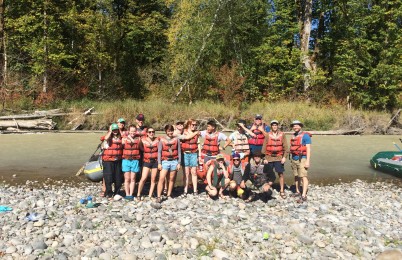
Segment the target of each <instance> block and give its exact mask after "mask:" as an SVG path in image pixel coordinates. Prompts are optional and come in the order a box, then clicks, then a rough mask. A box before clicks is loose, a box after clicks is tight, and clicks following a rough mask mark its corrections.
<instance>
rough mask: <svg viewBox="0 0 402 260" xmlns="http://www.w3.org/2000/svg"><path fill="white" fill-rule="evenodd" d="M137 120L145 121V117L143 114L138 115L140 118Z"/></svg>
mask: <svg viewBox="0 0 402 260" xmlns="http://www.w3.org/2000/svg"><path fill="white" fill-rule="evenodd" d="M136 119H137V120H138V121H144V120H145V116H144V115H143V114H138V116H137V117H136Z"/></svg>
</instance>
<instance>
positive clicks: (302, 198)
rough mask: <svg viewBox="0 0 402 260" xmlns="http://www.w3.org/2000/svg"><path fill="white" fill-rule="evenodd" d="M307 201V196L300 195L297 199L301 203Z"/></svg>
mask: <svg viewBox="0 0 402 260" xmlns="http://www.w3.org/2000/svg"><path fill="white" fill-rule="evenodd" d="M306 201H307V196H304V197H303V196H301V197H300V199H298V200H297V203H303V202H306Z"/></svg>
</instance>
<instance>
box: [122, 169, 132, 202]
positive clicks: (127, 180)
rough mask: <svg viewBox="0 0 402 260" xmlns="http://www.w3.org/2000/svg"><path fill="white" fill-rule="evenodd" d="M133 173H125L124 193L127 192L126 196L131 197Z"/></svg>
mask: <svg viewBox="0 0 402 260" xmlns="http://www.w3.org/2000/svg"><path fill="white" fill-rule="evenodd" d="M130 175H131V172H125V173H124V191H125V192H126V196H131V195H132V194H131V193H130V186H131V185H130V184H131V183H130V181H131V176H130Z"/></svg>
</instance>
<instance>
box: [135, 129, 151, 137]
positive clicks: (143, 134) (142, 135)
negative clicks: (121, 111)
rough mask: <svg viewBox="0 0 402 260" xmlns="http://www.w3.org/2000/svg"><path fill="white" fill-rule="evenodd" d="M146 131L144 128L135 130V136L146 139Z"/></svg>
mask: <svg viewBox="0 0 402 260" xmlns="http://www.w3.org/2000/svg"><path fill="white" fill-rule="evenodd" d="M147 131H148V128H147V127H144V129H142V130H141V129H140V128H139V127H138V128H137V135H139V136H140V137H146V136H147Z"/></svg>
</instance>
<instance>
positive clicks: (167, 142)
mask: <svg viewBox="0 0 402 260" xmlns="http://www.w3.org/2000/svg"><path fill="white" fill-rule="evenodd" d="M161 142H162V156H161V159H162V161H166V160H177V159H179V139H178V138H176V137H175V138H172V139H167V138H165V137H162V138H161Z"/></svg>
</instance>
